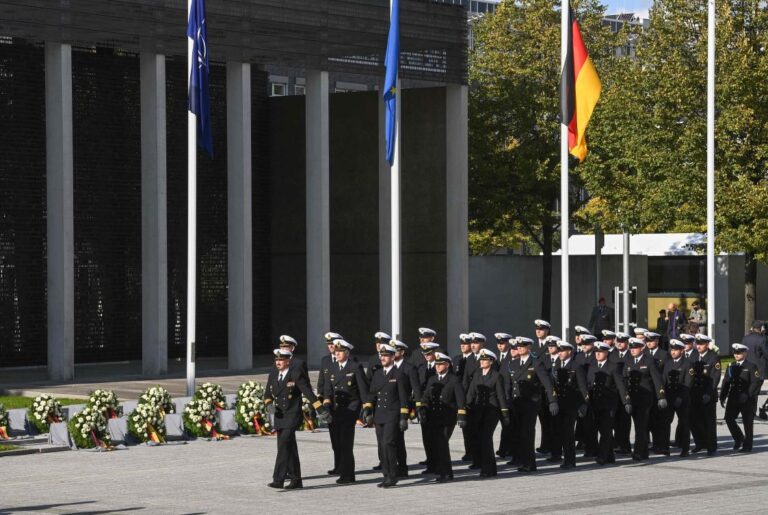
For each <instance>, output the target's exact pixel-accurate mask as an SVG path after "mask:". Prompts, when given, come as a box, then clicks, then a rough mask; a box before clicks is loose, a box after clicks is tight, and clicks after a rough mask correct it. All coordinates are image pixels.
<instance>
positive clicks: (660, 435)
mask: <svg viewBox="0 0 768 515" xmlns="http://www.w3.org/2000/svg"><path fill="white" fill-rule="evenodd" d="M667 410H669V406H667V408H666V409H663V410H660V409H659V407H658V405H657V401H656V400H654V402H653V404H651V413H650V421H649V429H650V431H651V437H652V438H653V447H654V448H655V449H662V445H663V442H664V435H665V434H667V433H668V432H669V428H668V427H667V419H668V418H669V413H667Z"/></svg>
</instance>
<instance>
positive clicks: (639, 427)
mask: <svg viewBox="0 0 768 515" xmlns="http://www.w3.org/2000/svg"><path fill="white" fill-rule="evenodd" d="M629 351H630V353H631V354H632V357H631V358H630V360H629V362H628V363H627V364H626V365H624V380H625V382H626V384H627V393H628V394H629V398H630V401H631V407H630V408H628V409H629V410H631V412H632V420H633V421H634V423H635V447H634V450H633V452H632V459H633V460H635V461H643V460H647V459H648V418H649V416H650V413H651V405H652V404H653V403H654V400H655V399H657V398H658V401H657V405H658V407H659V409H662V410H663V409H665V408H666V407H667V401H666V399H665V394H664V383H663V381H662V378H661V373H660V372H659V369H658V368H656V363H655V362H654V361H653V358H652V357H651V356H650V355H648V354H646V353H645V343H644V342H643V340H641V339H639V338H630V340H629Z"/></svg>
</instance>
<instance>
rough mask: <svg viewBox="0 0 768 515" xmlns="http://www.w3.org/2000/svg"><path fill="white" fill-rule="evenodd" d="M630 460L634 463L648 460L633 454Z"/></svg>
mask: <svg viewBox="0 0 768 515" xmlns="http://www.w3.org/2000/svg"><path fill="white" fill-rule="evenodd" d="M632 459H633V460H634V461H645V460H647V459H648V458H643V457H642V456H640V455H639V454H633V455H632Z"/></svg>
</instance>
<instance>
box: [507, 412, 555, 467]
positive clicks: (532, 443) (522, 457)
mask: <svg viewBox="0 0 768 515" xmlns="http://www.w3.org/2000/svg"><path fill="white" fill-rule="evenodd" d="M540 404H541V403H540V402H534V401H532V400H529V399H524V398H522V397H518V398H517V399H515V401H514V407H513V410H512V420H513V423H514V424H515V427H516V428H517V436H518V437H517V441H516V442H515V443H516V446H515V447H514V448H513V449H512V453H513V454H514V456H515V458H516V459H517V461H518V462H519V463H520V465H521V466H523V467H528V468H530V469H533V470H536V415H538V413H539V406H540ZM547 409H549V407H547Z"/></svg>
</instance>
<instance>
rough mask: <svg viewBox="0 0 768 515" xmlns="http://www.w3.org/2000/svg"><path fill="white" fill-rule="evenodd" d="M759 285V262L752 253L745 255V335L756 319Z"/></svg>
mask: <svg viewBox="0 0 768 515" xmlns="http://www.w3.org/2000/svg"><path fill="white" fill-rule="evenodd" d="M756 285H757V261H756V260H755V255H754V254H753V253H751V252H747V253H746V254H744V334H747V333H748V332H749V329H750V328H751V327H752V322H753V321H754V320H755V318H756V313H755V297H756Z"/></svg>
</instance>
